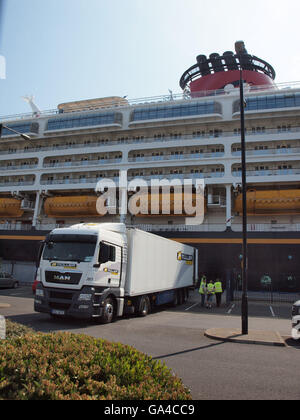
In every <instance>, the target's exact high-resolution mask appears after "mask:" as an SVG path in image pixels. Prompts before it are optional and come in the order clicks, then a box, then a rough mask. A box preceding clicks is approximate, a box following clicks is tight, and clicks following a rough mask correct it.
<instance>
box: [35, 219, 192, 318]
mask: <svg viewBox="0 0 300 420" xmlns="http://www.w3.org/2000/svg"><path fill="white" fill-rule="evenodd" d="M197 264H198V257H197V250H196V249H195V248H193V247H191V246H188V245H185V244H182V243H178V242H175V241H172V240H169V239H166V238H163V237H160V236H158V235H154V234H152V233H149V232H145V231H143V230H139V229H136V228H128V227H126V226H125V224H122V223H97V224H95V223H82V224H78V225H74V226H71V227H69V228H59V229H54V230H53V231H51V232H50V233H49V234H48V235H47V237H46V240H45V241H44V243H43V246H42V248H41V252H40V256H39V268H38V270H37V280H38V285H37V289H36V294H35V300H34V309H35V311H37V312H44V313H49V314H51V315H52V316H56V317H57V316H58V317H63V316H71V317H76V318H85V319H86V318H91V319H92V318H95V319H98V320H100V321H101V322H102V323H109V322H111V321H113V320H114V319H116V318H117V317H120V316H122V315H123V314H125V313H134V314H137V315H140V316H145V315H147V314H148V313H149V312H150V310H151V309H152V308H153V307H155V306H158V305H163V304H167V303H172V304H173V305H176V304H181V303H183V302H184V301H185V300H186V299H187V297H188V292H189V289H190V288H193V287H194V285H195V284H196V282H197V275H198V267H197Z"/></svg>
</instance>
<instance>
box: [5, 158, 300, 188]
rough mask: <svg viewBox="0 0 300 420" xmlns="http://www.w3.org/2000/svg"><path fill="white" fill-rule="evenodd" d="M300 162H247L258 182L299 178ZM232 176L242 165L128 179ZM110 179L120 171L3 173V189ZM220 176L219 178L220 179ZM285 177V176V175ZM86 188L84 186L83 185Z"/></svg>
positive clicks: (149, 171) (177, 169) (138, 172)
mask: <svg viewBox="0 0 300 420" xmlns="http://www.w3.org/2000/svg"><path fill="white" fill-rule="evenodd" d="M299 175H300V162H299V161H290V162H288V163H286V162H276V163H274V162H259V163H257V162H256V163H251V164H247V177H250V178H251V177H260V178H261V179H259V180H257V181H261V182H265V181H266V177H268V178H270V180H271V181H272V178H273V177H278V178H279V177H281V178H280V179H278V181H279V180H282V179H283V178H282V177H287V178H286V179H287V180H289V179H290V177H295V176H296V178H297V179H299ZM224 177H225V178H226V180H228V179H231V181H232V182H240V179H241V165H240V163H238V164H237V163H235V164H233V165H231V166H226V167H225V166H224V165H221V164H220V165H218V164H214V165H202V166H201V165H191V166H188V167H186V166H171V167H156V168H154V167H152V168H135V169H129V170H128V171H127V179H128V181H131V180H133V179H136V178H141V179H143V180H145V181H147V182H148V181H151V180H152V179H169V180H173V179H179V180H184V179H192V180H196V179H207V180H209V179H210V180H214V182H216V183H220V182H221V183H222V178H224ZM104 178H108V179H111V180H113V181H114V182H115V183H116V185H118V181H119V170H118V169H115V170H107V171H88V172H75V173H74V172H64V173H53V172H52V173H40V174H38V175H37V176H36V175H33V174H28V175H11V176H9V175H6V176H0V188H2V189H10V187H20V186H21V187H22V186H23V187H24V186H33V185H35V186H37V187H40V186H44V185H48V186H51V185H68V186H70V185H72V184H74V185H75V186H76V185H77V184H89V185H87V186H86V188H91V184H93V185H94V186H95V185H96V184H97V182H98V181H100V180H101V179H104ZM218 179H219V181H218ZM284 179H285V178H284ZM83 188H84V187H83Z"/></svg>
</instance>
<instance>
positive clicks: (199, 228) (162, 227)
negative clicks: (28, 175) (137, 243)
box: [0, 216, 300, 232]
mask: <svg viewBox="0 0 300 420" xmlns="http://www.w3.org/2000/svg"><path fill="white" fill-rule="evenodd" d="M145 217H146V216H145ZM72 224H74V223H37V225H36V226H35V228H36V229H37V230H45V231H50V230H52V229H55V228H60V227H69V226H72ZM128 227H132V228H138V229H141V230H145V231H147V232H224V231H225V230H226V224H225V223H203V224H200V225H185V224H171V225H169V224H168V225H166V224H131V225H128ZM31 229H32V226H31V224H22V222H17V223H10V222H7V223H1V224H0V231H1V230H31ZM231 229H232V231H234V232H241V231H242V224H238V223H233V224H232V226H231ZM247 230H248V232H300V223H294V224H292V223H289V224H288V223H277V224H272V223H249V224H247Z"/></svg>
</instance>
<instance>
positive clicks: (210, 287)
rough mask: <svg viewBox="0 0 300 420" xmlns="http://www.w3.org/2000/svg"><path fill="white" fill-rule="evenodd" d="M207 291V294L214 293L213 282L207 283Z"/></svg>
mask: <svg viewBox="0 0 300 420" xmlns="http://www.w3.org/2000/svg"><path fill="white" fill-rule="evenodd" d="M207 293H208V294H209V295H214V294H215V285H214V284H213V283H208V285H207Z"/></svg>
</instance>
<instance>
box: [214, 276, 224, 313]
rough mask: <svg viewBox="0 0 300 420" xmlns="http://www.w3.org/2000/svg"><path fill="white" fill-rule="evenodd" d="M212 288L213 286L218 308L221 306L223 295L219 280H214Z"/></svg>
mask: <svg viewBox="0 0 300 420" xmlns="http://www.w3.org/2000/svg"><path fill="white" fill-rule="evenodd" d="M214 286H215V295H216V304H217V307H218V308H219V307H220V305H221V300H222V293H223V288H222V282H221V280H220V279H216V281H215V284H214Z"/></svg>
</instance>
